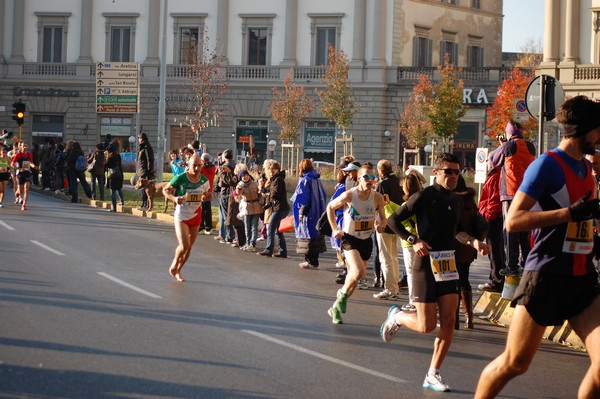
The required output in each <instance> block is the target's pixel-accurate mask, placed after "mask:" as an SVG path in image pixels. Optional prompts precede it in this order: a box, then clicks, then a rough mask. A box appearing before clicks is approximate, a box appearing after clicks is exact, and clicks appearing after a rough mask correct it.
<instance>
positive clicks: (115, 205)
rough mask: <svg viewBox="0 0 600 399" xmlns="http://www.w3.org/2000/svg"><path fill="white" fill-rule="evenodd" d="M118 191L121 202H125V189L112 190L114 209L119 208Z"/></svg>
mask: <svg viewBox="0 0 600 399" xmlns="http://www.w3.org/2000/svg"><path fill="white" fill-rule="evenodd" d="M117 193H118V194H119V198H120V199H121V204H123V203H124V202H125V199H124V198H123V190H121V189H118V190H110V200H111V201H112V209H113V211H116V210H117Z"/></svg>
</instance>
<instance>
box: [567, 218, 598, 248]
mask: <svg viewBox="0 0 600 399" xmlns="http://www.w3.org/2000/svg"><path fill="white" fill-rule="evenodd" d="M593 248H594V227H593V224H592V220H591V219H590V220H583V221H581V222H569V224H568V225H567V233H566V235H565V241H564V243H563V252H567V253H570V254H583V255H585V254H589V253H590V252H592V249H593Z"/></svg>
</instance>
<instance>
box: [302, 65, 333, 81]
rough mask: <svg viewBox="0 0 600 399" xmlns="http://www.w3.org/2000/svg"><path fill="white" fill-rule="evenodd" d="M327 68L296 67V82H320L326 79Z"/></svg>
mask: <svg viewBox="0 0 600 399" xmlns="http://www.w3.org/2000/svg"><path fill="white" fill-rule="evenodd" d="M326 71H327V67H324V66H296V67H294V80H304V81H320V80H323V79H324V78H325V72H326Z"/></svg>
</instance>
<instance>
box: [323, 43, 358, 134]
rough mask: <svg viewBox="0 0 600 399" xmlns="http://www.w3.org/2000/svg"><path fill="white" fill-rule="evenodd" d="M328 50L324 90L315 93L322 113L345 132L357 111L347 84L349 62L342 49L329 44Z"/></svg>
mask: <svg viewBox="0 0 600 399" xmlns="http://www.w3.org/2000/svg"><path fill="white" fill-rule="evenodd" d="M328 51H329V53H328V55H327V60H328V64H327V70H326V71H325V90H317V94H318V95H319V99H320V100H321V112H322V113H323V115H325V116H326V117H327V118H329V120H331V121H332V122H335V123H336V124H337V125H338V126H340V127H341V128H342V131H343V132H344V134H345V133H346V128H348V126H350V124H351V123H352V118H353V117H354V114H355V113H356V112H357V111H358V105H357V103H356V100H355V98H354V96H353V95H352V89H351V88H350V86H349V85H348V70H349V69H350V64H349V62H348V57H347V55H346V53H345V52H344V51H343V50H339V51H336V49H335V48H334V47H333V46H332V45H331V44H329V47H328Z"/></svg>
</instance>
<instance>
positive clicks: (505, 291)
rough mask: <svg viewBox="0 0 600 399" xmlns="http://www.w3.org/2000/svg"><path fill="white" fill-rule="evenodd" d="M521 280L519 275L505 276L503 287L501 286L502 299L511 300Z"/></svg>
mask: <svg viewBox="0 0 600 399" xmlns="http://www.w3.org/2000/svg"><path fill="white" fill-rule="evenodd" d="M520 282H521V277H518V276H506V277H504V288H502V299H508V300H509V301H511V300H512V299H513V296H515V291H516V290H517V287H518V286H519V283H520Z"/></svg>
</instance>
